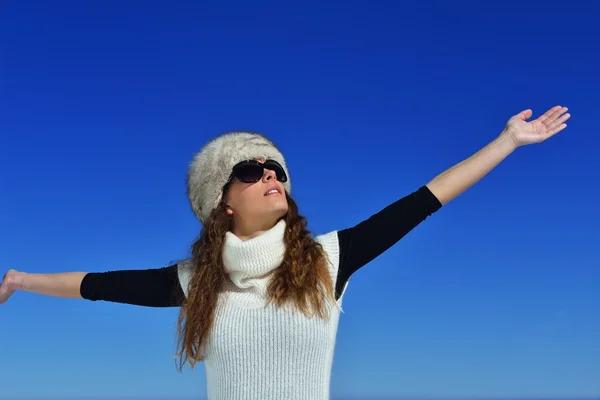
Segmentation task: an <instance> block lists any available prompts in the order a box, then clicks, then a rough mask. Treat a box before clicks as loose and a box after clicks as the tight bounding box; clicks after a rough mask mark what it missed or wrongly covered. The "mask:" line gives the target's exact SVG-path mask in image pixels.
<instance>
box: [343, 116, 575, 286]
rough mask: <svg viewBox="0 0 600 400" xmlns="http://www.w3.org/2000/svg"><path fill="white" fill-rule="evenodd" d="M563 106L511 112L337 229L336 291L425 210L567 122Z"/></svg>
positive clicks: (427, 213) (411, 226)
mask: <svg viewBox="0 0 600 400" xmlns="http://www.w3.org/2000/svg"><path fill="white" fill-rule="evenodd" d="M566 111H567V108H566V107H560V106H556V107H553V108H551V109H550V110H548V111H547V112H546V113H545V114H544V115H542V116H541V117H539V118H537V119H536V120H534V121H531V122H526V120H527V119H529V118H530V117H531V114H532V113H531V110H525V111H523V112H521V113H519V114H517V115H515V116H513V117H511V118H510V119H509V121H508V123H507V124H506V126H505V128H504V130H503V131H502V132H501V133H500V135H499V136H498V137H497V138H496V139H494V140H493V141H492V142H491V143H490V144H488V145H487V146H485V147H484V148H482V149H481V150H479V151H478V152H477V153H475V154H473V155H472V156H471V157H469V158H467V159H466V160H464V161H462V162H460V163H458V164H456V165H454V166H453V167H451V168H449V169H447V170H446V171H444V172H442V173H441V174H439V175H438V176H436V177H435V178H434V179H432V180H431V181H430V182H429V183H427V184H426V185H424V186H422V187H421V188H419V189H418V190H417V191H415V192H413V193H411V194H409V195H407V196H404V197H402V198H401V199H399V200H397V201H396V202H394V203H392V204H391V205H389V206H387V207H386V208H384V209H383V210H381V211H379V212H378V213H376V214H374V215H372V216H371V217H370V218H369V219H366V220H364V221H363V222H361V223H359V224H358V225H356V226H354V227H352V228H348V229H344V230H340V231H338V238H339V243H340V266H339V270H338V278H337V282H336V294H337V295H338V296H339V295H340V294H341V291H342V289H343V288H344V286H345V284H346V282H347V281H348V279H349V278H350V276H351V275H352V274H353V273H354V272H356V271H357V270H358V269H360V268H361V267H362V266H364V265H366V264H367V263H369V262H370V261H372V260H373V259H375V258H377V257H378V256H379V255H380V254H382V253H383V252H384V251H386V250H387V249H389V248H390V247H391V246H393V245H394V244H395V243H396V242H398V241H399V240H400V239H402V238H403V237H404V236H405V235H406V234H408V233H409V232H410V231H411V230H413V229H414V228H415V227H416V226H417V225H419V224H420V223H421V222H422V221H424V220H425V219H426V218H427V217H428V216H430V215H432V214H433V213H435V212H436V211H438V210H439V209H440V208H441V207H442V206H443V205H445V204H447V203H448V202H450V201H451V200H453V199H455V198H456V197H457V196H459V195H460V194H461V193H463V192H464V191H466V190H467V189H469V188H470V187H471V186H473V185H474V184H475V183H477V182H478V181H479V180H480V179H481V178H483V177H484V176H485V175H486V174H488V173H489V172H490V171H491V170H492V169H493V168H494V167H496V166H497V165H498V164H499V163H500V162H501V161H502V160H504V159H505V158H506V157H507V156H508V155H509V154H511V153H512V152H513V151H514V150H515V149H516V148H518V147H520V146H524V145H527V144H532V143H540V142H542V141H544V140H546V139H548V138H549V137H551V136H553V135H555V134H556V133H558V132H560V131H561V130H563V129H564V128H565V127H566V124H565V121H566V120H568V119H569V117H570V115H569V114H566Z"/></svg>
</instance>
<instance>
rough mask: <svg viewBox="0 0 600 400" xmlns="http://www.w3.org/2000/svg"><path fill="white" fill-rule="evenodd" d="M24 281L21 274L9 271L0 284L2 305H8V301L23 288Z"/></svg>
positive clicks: (0, 301)
mask: <svg viewBox="0 0 600 400" xmlns="http://www.w3.org/2000/svg"><path fill="white" fill-rule="evenodd" d="M22 281H23V279H22V276H21V273H19V272H18V271H15V270H14V269H10V270H8V272H7V273H6V274H4V277H3V278H2V283H0V304H3V303H6V300H8V298H9V297H10V296H12V294H13V293H14V292H15V290H17V289H19V288H20V287H21V283H22Z"/></svg>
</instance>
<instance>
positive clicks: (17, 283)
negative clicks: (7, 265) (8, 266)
mask: <svg viewBox="0 0 600 400" xmlns="http://www.w3.org/2000/svg"><path fill="white" fill-rule="evenodd" d="M9 274H10V275H9V276H10V282H11V286H12V289H14V290H23V288H24V281H25V277H26V276H27V273H26V272H20V271H16V270H14V269H13V270H10V271H9Z"/></svg>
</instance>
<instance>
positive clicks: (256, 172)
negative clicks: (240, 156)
mask: <svg viewBox="0 0 600 400" xmlns="http://www.w3.org/2000/svg"><path fill="white" fill-rule="evenodd" d="M265 169H268V170H271V171H274V172H275V175H276V176H277V180H278V181H279V182H287V175H286V174H285V171H284V170H283V167H282V166H281V164H279V163H278V162H277V161H274V160H267V161H265V162H264V163H259V162H258V161H256V160H244V161H242V162H239V163H237V164H236V165H235V166H234V167H233V170H232V172H231V176H230V177H229V182H231V180H232V179H233V178H237V179H238V180H239V181H241V182H244V183H256V182H258V181H260V180H261V179H262V177H263V175H264V172H265Z"/></svg>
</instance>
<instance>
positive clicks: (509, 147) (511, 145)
mask: <svg viewBox="0 0 600 400" xmlns="http://www.w3.org/2000/svg"><path fill="white" fill-rule="evenodd" d="M496 143H497V145H498V146H499V147H500V148H502V149H503V150H504V151H505V152H507V153H512V152H513V151H515V150H516V149H517V148H518V147H520V146H521V145H520V144H519V142H518V140H517V139H515V136H514V135H513V134H512V132H510V131H509V130H506V129H505V130H503V131H502V132H501V133H500V135H498V137H497V138H496Z"/></svg>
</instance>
